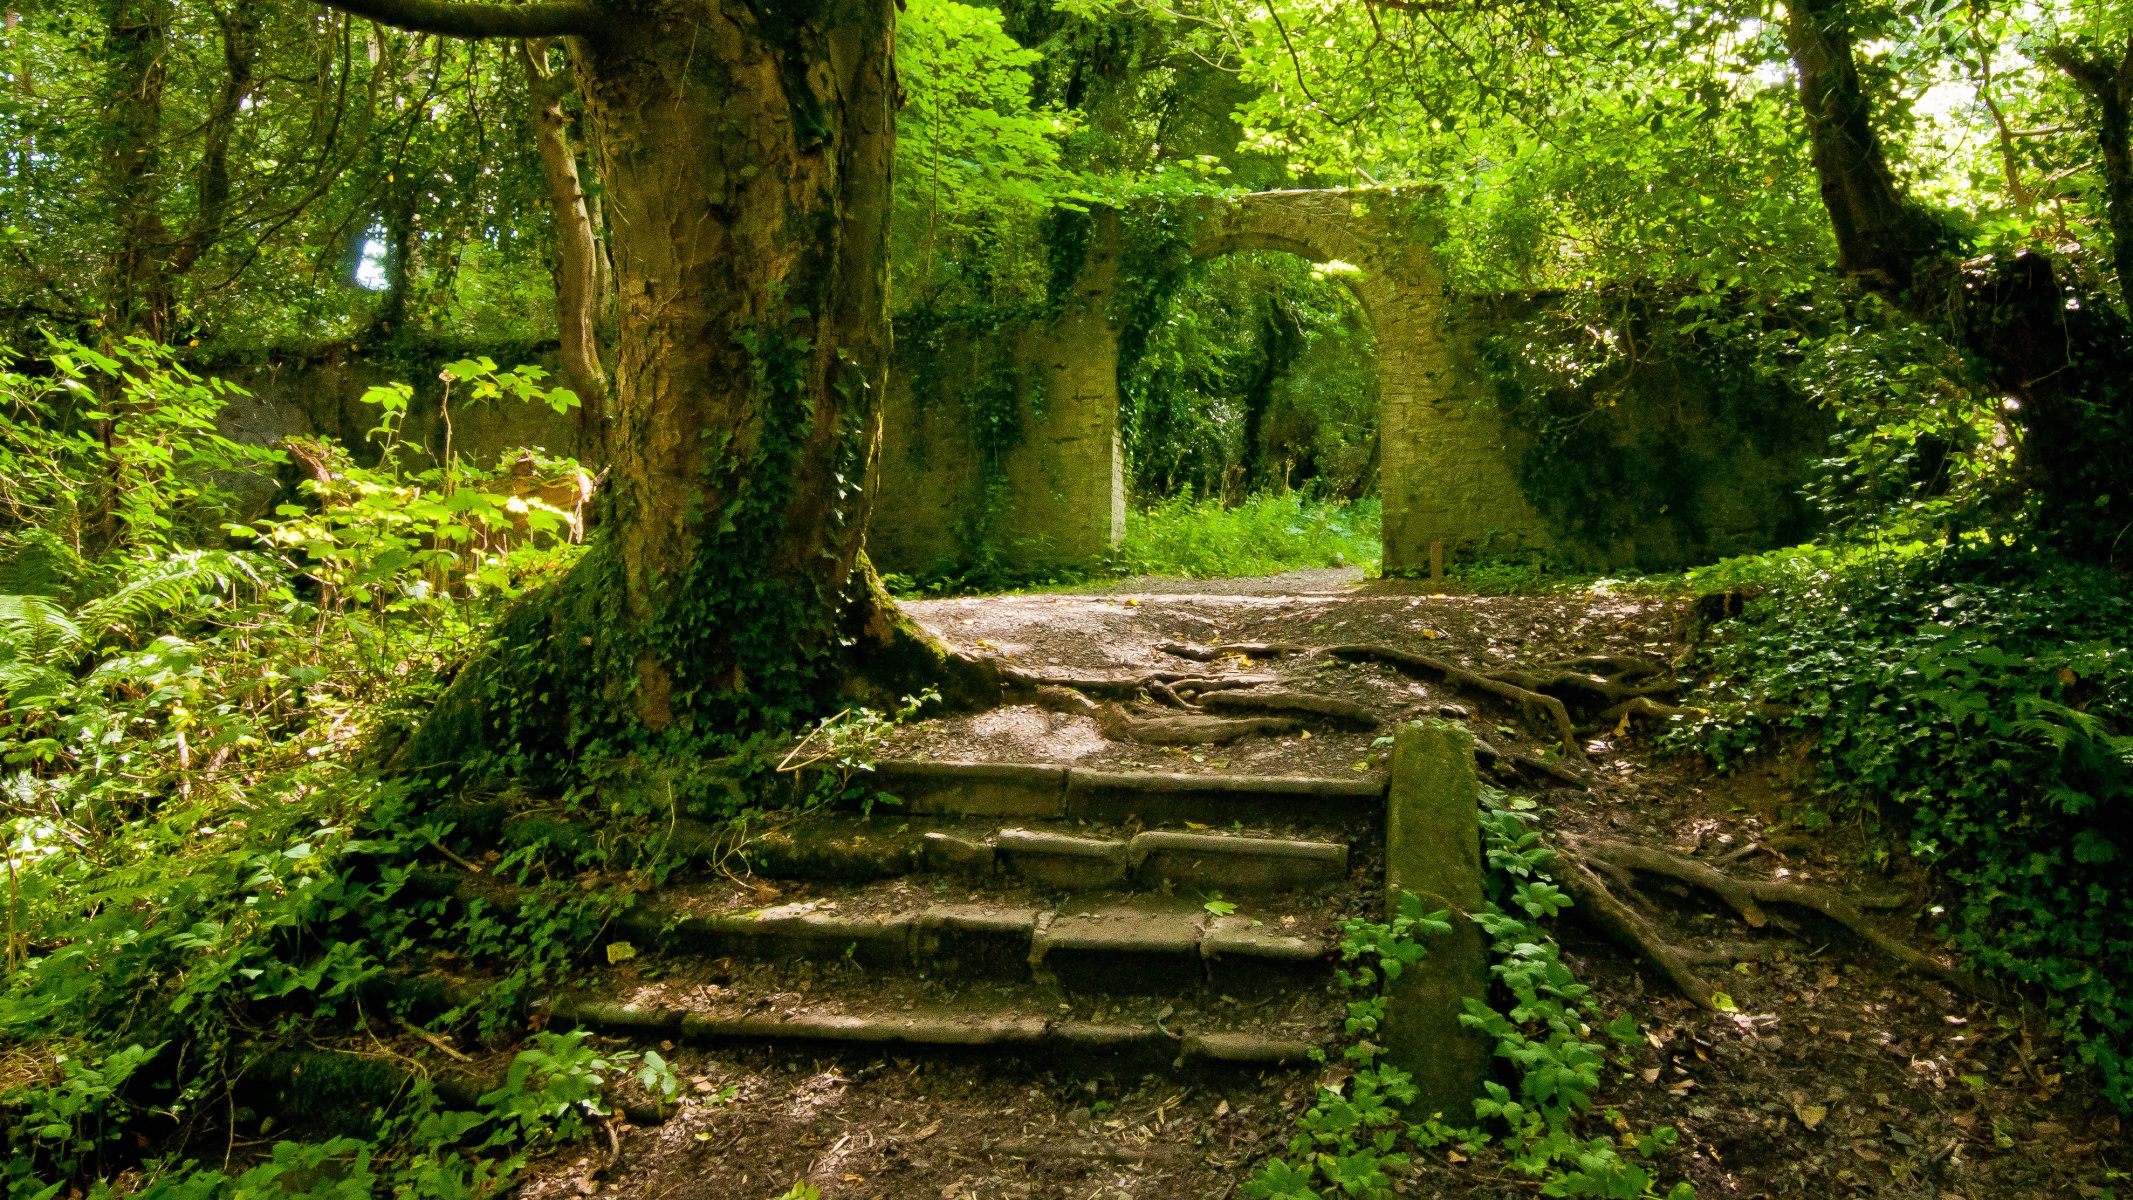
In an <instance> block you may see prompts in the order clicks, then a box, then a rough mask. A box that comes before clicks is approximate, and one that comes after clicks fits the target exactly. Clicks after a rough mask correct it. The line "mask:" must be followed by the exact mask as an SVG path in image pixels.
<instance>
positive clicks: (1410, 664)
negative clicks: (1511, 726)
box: [1326, 642, 1585, 761]
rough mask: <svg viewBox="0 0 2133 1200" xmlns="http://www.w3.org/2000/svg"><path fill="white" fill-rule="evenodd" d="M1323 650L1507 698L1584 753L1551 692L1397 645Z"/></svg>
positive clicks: (1578, 755) (1572, 752) (1567, 746)
mask: <svg viewBox="0 0 2133 1200" xmlns="http://www.w3.org/2000/svg"><path fill="white" fill-rule="evenodd" d="M1326 653H1328V654H1331V655H1333V656H1334V657H1335V658H1345V659H1363V658H1370V659H1376V660H1378V661H1380V662H1386V663H1391V664H1392V665H1393V666H1396V667H1400V668H1402V669H1404V670H1409V671H1427V672H1429V673H1431V674H1434V675H1436V676H1438V677H1439V678H1441V679H1443V680H1444V681H1445V682H1447V683H1450V684H1452V685H1453V686H1455V687H1462V688H1466V689H1468V690H1470V691H1477V692H1486V693H1488V694H1489V695H1491V696H1496V697H1499V698H1501V699H1504V700H1509V701H1511V702H1513V703H1515V704H1517V705H1518V706H1519V710H1520V712H1522V713H1523V714H1524V715H1525V717H1526V719H1527V720H1529V721H1532V722H1534V723H1536V724H1545V725H1549V726H1552V727H1553V728H1554V731H1555V735H1556V737H1557V738H1558V739H1559V740H1560V741H1561V742H1562V744H1563V753H1564V754H1565V755H1568V756H1570V757H1572V758H1575V759H1579V760H1581V761H1582V760H1583V759H1584V757H1585V747H1584V746H1583V745H1581V744H1580V743H1579V742H1578V734H1577V727H1576V726H1575V725H1573V724H1571V721H1570V710H1569V709H1567V708H1565V707H1564V706H1563V702H1562V701H1561V700H1559V699H1557V698H1556V697H1554V696H1548V695H1543V694H1542V693H1540V692H1536V691H1532V690H1530V689H1527V688H1523V687H1520V686H1518V685H1517V684H1515V683H1505V682H1504V681H1503V680H1501V679H1492V678H1490V677H1489V676H1486V675H1479V674H1476V673H1475V672H1473V671H1469V670H1467V669H1466V668H1465V667H1462V666H1459V665H1458V664H1456V663H1451V662H1446V661H1445V660H1443V659H1441V658H1433V657H1431V656H1430V655H1427V654H1417V653H1415V652H1414V651H1412V650H1402V649H1400V648H1398V647H1397V646H1387V645H1382V644H1380V643H1375V642H1359V643H1355V644H1352V645H1345V646H1328V647H1327V648H1326Z"/></svg>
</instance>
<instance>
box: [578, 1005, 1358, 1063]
mask: <svg viewBox="0 0 2133 1200" xmlns="http://www.w3.org/2000/svg"><path fill="white" fill-rule="evenodd" d="M537 1008H538V1009H539V1011H541V1012H542V1013H543V1015H545V1016H546V1017H547V1018H548V1019H549V1020H550V1021H552V1022H554V1023H557V1024H562V1025H577V1026H582V1027H585V1028H588V1029H592V1030H595V1031H598V1032H600V1033H605V1034H611V1035H623V1036H632V1037H643V1038H658V1039H660V1040H662V1041H669V1040H670V1041H682V1042H726V1041H755V1042H773V1043H780V1042H812V1043H831V1044H839V1045H848V1046H883V1047H895V1048H899V1049H905V1050H929V1049H931V1050H943V1049H961V1048H985V1049H990V1050H996V1051H997V1050H1009V1051H1016V1052H1022V1053H1032V1054H1043V1053H1056V1054H1063V1055H1066V1056H1070V1057H1072V1058H1073V1059H1075V1060H1077V1061H1080V1060H1086V1059H1087V1058H1090V1057H1092V1056H1104V1057H1115V1058H1122V1059H1127V1060H1131V1061H1139V1062H1146V1063H1150V1064H1153V1063H1158V1062H1168V1063H1170V1064H1171V1065H1172V1066H1178V1067H1184V1066H1195V1065H1198V1066H1212V1065H1220V1066H1242V1067H1258V1068H1268V1067H1300V1066H1308V1065H1310V1064H1311V1062H1312V1058H1311V1054H1312V1051H1313V1050H1315V1049H1319V1047H1318V1046H1317V1045H1316V1044H1315V1043H1313V1042H1311V1041H1308V1040H1305V1039H1301V1038H1296V1037H1288V1036H1283V1035H1281V1034H1280V1033H1278V1032H1262V1031H1256V1030H1250V1029H1206V1030H1201V1031H1198V1032H1193V1031H1187V1030H1182V1029H1171V1028H1168V1027H1167V1026H1166V1025H1165V1024H1164V1023H1163V1022H1162V1021H1122V1022H1096V1021H1086V1020H1077V1019H1071V1018H1062V1017H1055V1016H1050V1015H1045V1014H1040V1013H1037V1012H1034V1011H1030V1010H1027V1009H1017V1008H1009V1009H993V1008H980V1007H971V1008H946V1007H943V1008H935V1009H925V1010H915V1011H911V1010H888V1009H870V1008H866V1007H860V1006H844V1005H831V1004H811V1005H809V1006H807V1007H805V1008H800V1009H793V1010H790V1011H769V1012H766V1011H761V1010H755V1009H749V1008H746V1007H742V1006H738V1005H736V1006H732V1007H726V1006H716V1007H706V1008H692V1007H680V1006H665V1005H649V1004H635V1003H628V1002H620V1001H610V1000H598V999H581V998H573V997H560V998H556V999H553V1000H550V1001H547V1002H545V1003H544V1004H542V1005H538V1006H537Z"/></svg>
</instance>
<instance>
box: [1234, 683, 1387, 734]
mask: <svg viewBox="0 0 2133 1200" xmlns="http://www.w3.org/2000/svg"><path fill="white" fill-rule="evenodd" d="M1200 703H1201V704H1203V705H1205V706H1206V707H1208V708H1211V709H1214V710H1216V711H1218V712H1258V713H1274V714H1289V715H1297V716H1302V717H1306V718H1309V717H1323V718H1325V719H1326V720H1329V721H1332V722H1334V723H1335V724H1338V725H1345V726H1348V727H1349V728H1352V729H1364V730H1368V729H1376V728H1377V727H1378V726H1379V725H1380V724H1381V722H1380V721H1379V720H1378V715H1377V714H1376V713H1374V712H1372V711H1370V709H1369V708H1367V707H1365V706H1364V705H1361V704H1357V703H1356V702H1355V701H1353V700H1342V699H1340V698H1338V697H1335V696H1320V695H1317V694H1315V693H1312V692H1291V691H1285V690H1281V689H1278V688H1277V689H1258V688H1254V689H1251V690H1248V691H1223V692H1216V693H1214V694H1213V695H1210V696H1207V697H1206V698H1204V699H1202V700H1201V701H1200Z"/></svg>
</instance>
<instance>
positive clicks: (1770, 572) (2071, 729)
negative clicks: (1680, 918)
mask: <svg viewBox="0 0 2133 1200" xmlns="http://www.w3.org/2000/svg"><path fill="white" fill-rule="evenodd" d="M1701 578H1702V579H1703V580H1705V581H1713V582H1724V583H1728V584H1740V583H1756V584H1760V585H1761V586H1764V587H1766V588H1768V589H1769V592H1768V595H1767V596H1766V597H1765V598H1764V599H1762V600H1760V601H1758V602H1756V603H1754V604H1752V605H1751V606H1750V607H1749V608H1748V611H1747V613H1746V614H1745V615H1744V616H1743V617H1742V618H1740V619H1739V620H1737V621H1736V622H1733V623H1731V624H1729V625H1727V626H1722V627H1721V635H1722V636H1721V637H1720V639H1719V640H1718V641H1716V642H1715V643H1714V644H1712V645H1711V646H1709V647H1708V648H1707V649H1706V650H1705V651H1704V652H1703V657H1704V661H1705V665H1706V666H1707V667H1708V668H1709V669H1710V673H1711V676H1712V682H1711V683H1710V684H1708V685H1707V686H1706V688H1705V690H1704V693H1703V694H1702V695H1700V696H1697V697H1694V698H1692V699H1690V700H1689V701H1688V703H1690V704H1693V705H1696V706H1698V707H1701V708H1706V709H1708V710H1709V711H1710V715H1709V716H1708V717H1706V718H1704V719H1702V720H1700V721H1699V722H1697V723H1695V724H1694V725H1692V726H1688V727H1686V728H1684V729H1683V730H1681V731H1679V732H1678V733H1677V734H1675V735H1674V736H1675V737H1676V738H1678V739H1679V740H1680V741H1681V742H1682V743H1684V744H1688V745H1692V746H1695V747H1697V748H1699V749H1702V750H1704V751H1705V752H1707V753H1708V754H1710V755H1711V757H1712V758H1713V759H1714V760H1716V761H1717V762H1718V763H1720V764H1721V765H1727V764H1730V763H1732V762H1735V761H1738V760H1739V759H1740V757H1741V756H1742V755H1744V754H1746V753H1748V752H1749V751H1751V750H1754V749H1758V748H1763V747H1767V746H1769V745H1770V744H1771V743H1772V741H1773V739H1774V735H1776V734H1777V733H1778V732H1779V731H1780V730H1791V731H1796V732H1798V733H1800V734H1804V735H1806V736H1808V737H1811V738H1812V739H1813V740H1814V745H1815V749H1816V750H1817V751H1818V754H1817V755H1816V762H1817V764H1818V769H1819V772H1820V779H1819V795H1820V797H1821V800H1822V803H1823V805H1824V806H1825V807H1826V808H1827V809H1829V810H1834V811H1837V812H1845V811H1851V812H1857V813H1862V814H1865V815H1867V816H1869V817H1872V818H1878V819H1880V820H1883V821H1885V822H1887V823H1888V826H1889V827H1890V828H1891V829H1892V830H1893V831H1894V832H1895V834H1896V835H1897V836H1899V837H1901V839H1902V841H1903V844H1904V846H1905V847H1906V848H1907V849H1908V851H1909V853H1910V854H1912V855H1913V856H1914V857H1916V858H1917V859H1918V860H1919V861H1921V862H1924V863H1927V864H1929V865H1932V866H1934V867H1936V868H1938V869H1940V870H1941V871H1942V872H1943V873H1944V874H1945V876H1946V878H1947V879H1948V880H1950V881H1951V882H1953V883H1954V884H1955V885H1956V887H1957V889H1958V891H1959V895H1958V897H1957V898H1956V899H1955V900H1954V901H1953V902H1952V903H1951V906H1950V909H1949V911H1948V912H1947V913H1946V914H1945V917H1946V920H1945V922H1944V923H1943V925H1942V926H1941V932H1942V933H1943V934H1944V936H1947V937H1950V938H1952V939H1953V940H1954V942H1955V944H1956V945H1957V946H1959V947H1960V948H1961V949H1962V951H1963V952H1964V953H1965V954H1966V955H1968V956H1969V957H1970V959H1971V960H1972V961H1973V962H1974V963H1975V964H1976V965H1977V966H1978V967H1980V968H1983V969H1984V970H1987V971H1990V972H1993V973H1995V974H1998V975H2000V976H2002V977H2005V978H2009V979H2013V980H2018V981H2020V982H2021V983H2023V984H2027V985H2030V986H2033V987H2035V988H2037V989H2039V990H2041V991H2042V992H2043V993H2044V995H2045V997H2046V1000H2047V1002H2048V1005H2049V1009H2050V1012H2051V1014H2052V1016H2053V1019H2054V1021H2055V1023H2056V1025H2057V1027H2058V1028H2059V1029H2060V1030H2061V1031H2062V1032H2063V1033H2064V1034H2065V1035H2066V1036H2067V1037H2068V1038H2069V1040H2070V1041H2071V1043H2072V1045H2073V1046H2074V1048H2075V1050H2076V1052H2077V1053H2078V1055H2079V1056H2080V1058H2081V1059H2082V1060H2084V1061H2085V1062H2088V1063H2090V1064H2092V1065H2093V1066H2094V1067H2096V1068H2097V1070H2098V1071H2099V1072H2100V1073H2101V1076H2102V1079H2103V1083H2104V1087H2105V1090H2106V1093H2107V1094H2108V1095H2109V1097H2110V1098H2111V1100H2112V1101H2113V1102H2114V1103H2116V1104H2118V1105H2119V1106H2120V1107H2122V1108H2124V1107H2128V1106H2133V1059H2129V1057H2128V1056H2129V1055H2133V888H2129V887H2128V885H2127V879H2126V861H2127V858H2128V855H2129V852H2133V819H2129V816H2133V814H2129V813H2128V811H2127V810H2128V807H2129V805H2128V802H2129V801H2133V648H2129V644H2133V594H2129V593H2128V590H2127V588H2126V586H2125V584H2124V582H2123V581H2122V580H2119V579H2117V578H2116V577H2114V576H2112V575H2111V574H2110V573H2108V572H2106V571H2104V570H2101V569H2098V568H2091V567H2083V566H2079V565H2076V564H2073V563H2070V562H2067V561H2065V560H2063V559H2059V558H2056V557H2054V556H2051V555H2049V554H2046V553H2043V552H2038V551H2034V550H2031V549H2029V548H2026V547H2024V546H2020V545H2015V544H2007V543H1989V544H1988V543H1974V544H1971V545H1969V546H1967V547H1965V548H1961V549H1955V550H1948V551H1942V552H1933V551H1929V550H1927V549H1926V548H1924V547H1919V546H1914V547H1906V548H1905V549H1904V550H1903V551H1902V552H1901V553H1899V554H1892V555H1875V554H1868V553H1865V552H1861V551H1852V552H1840V551H1834V550H1816V551H1787V552H1781V553H1778V554H1773V555H1768V556H1765V557H1764V558H1762V559H1758V560H1744V561H1734V562H1729V563H1725V564H1721V566H1720V567H1719V568H1716V569H1713V570H1712V571H1710V572H1707V573H1703V574H1702V576H1701ZM1826 815H1827V814H1826V813H1823V812H1816V813H1810V814H1807V816H1808V818H1809V819H1810V820H1814V819H1822V818H1825V817H1826Z"/></svg>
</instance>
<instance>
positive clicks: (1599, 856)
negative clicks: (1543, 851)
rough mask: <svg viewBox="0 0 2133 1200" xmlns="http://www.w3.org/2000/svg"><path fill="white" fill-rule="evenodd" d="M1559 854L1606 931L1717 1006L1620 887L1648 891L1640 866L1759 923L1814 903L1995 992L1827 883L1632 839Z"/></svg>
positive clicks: (1922, 968)
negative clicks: (1787, 908) (1731, 869)
mask: <svg viewBox="0 0 2133 1200" xmlns="http://www.w3.org/2000/svg"><path fill="white" fill-rule="evenodd" d="M1559 861H1560V862H1561V863H1562V866H1563V871H1562V874H1561V881H1562V886H1563V890H1564V891H1566V892H1568V893H1570V897H1571V899H1573V900H1575V901H1576V902H1577V903H1578V904H1579V905H1580V906H1581V907H1583V908H1584V909H1585V912H1586V915H1587V917H1588V918H1590V919H1591V920H1592V922H1593V924H1594V925H1595V926H1596V927H1597V928H1598V929H1599V930H1600V932H1602V933H1604V934H1606V935H1607V936H1608V937H1609V938H1611V939H1613V940H1614V941H1615V942H1616V943H1618V944H1620V945H1621V946H1623V948H1625V949H1627V950H1629V951H1631V952H1632V953H1634V954H1636V955H1638V956H1639V957H1641V958H1643V959H1644V960H1645V961H1646V962H1649V963H1651V964H1652V965H1653V966H1655V967H1657V968H1658V969H1659V970H1660V972H1661V973H1662V974H1664V975H1666V976H1667V978H1668V979H1670V980H1671V981H1672V982H1673V984H1674V986H1675V987H1676V988H1677V989H1679V990H1680V991H1681V994H1682V995H1683V996H1685V997H1687V998H1688V999H1689V1000H1690V1001H1692V1002H1694V1003H1695V1004H1697V1005H1699V1006H1701V1007H1704V1008H1709V1007H1711V995H1712V993H1711V991H1710V989H1709V987H1708V986H1707V985H1706V984H1705V983H1704V981H1703V980H1702V979H1701V978H1699V977H1698V976H1697V975H1696V973H1695V971H1694V970H1692V969H1691V968H1690V967H1689V965H1688V964H1689V958H1690V953H1691V952H1689V951H1685V950H1682V949H1680V948H1677V947H1675V946H1672V945H1669V944H1668V943H1667V942H1666V940H1665V939H1664V938H1662V937H1660V936H1659V934H1658V932H1657V931H1656V930H1654V929H1653V928H1652V926H1651V924H1650V923H1649V922H1647V921H1645V920H1644V919H1643V917H1642V916H1640V915H1639V914H1638V913H1637V912H1636V911H1635V910H1634V909H1632V908H1631V907H1630V906H1629V905H1628V904H1627V903H1625V902H1624V901H1623V900H1622V898H1621V896H1620V895H1619V894H1618V890H1619V891H1622V892H1630V893H1632V894H1641V889H1638V888H1637V886H1636V884H1635V881H1634V875H1635V874H1636V873H1639V872H1642V873H1644V874H1647V875H1656V876H1658V877H1660V878H1663V879H1671V880H1673V881H1675V882H1677V883H1681V884H1685V885H1687V886H1689V887H1693V888H1697V889H1699V890H1701V891H1704V892H1708V893H1710V894H1711V895H1713V896H1716V897H1717V898H1718V899H1719V900H1720V901H1722V902H1724V903H1725V904H1726V905H1727V906H1728V907H1729V908H1731V909H1733V911H1734V912H1736V913H1738V914H1740V917H1741V919H1742V920H1743V921H1746V922H1747V923H1748V924H1749V925H1751V926H1755V927H1757V928H1760V927H1762V926H1763V925H1766V924H1771V923H1773V921H1774V919H1773V918H1772V916H1771V915H1770V914H1769V913H1768V912H1766V911H1765V908H1764V906H1765V905H1772V904H1788V905H1795V906H1798V907H1800V908H1805V909H1809V910H1812V911H1814V912H1817V913H1820V914H1821V915H1822V916H1824V917H1827V918H1828V919H1830V920H1832V921H1835V922H1836V923H1837V924H1839V925H1842V926H1844V927H1845V929H1847V930H1849V931H1850V932H1851V933H1852V934H1853V935H1854V936H1856V937H1857V938H1859V940H1861V941H1863V942H1865V943H1867V944H1868V945H1870V946H1872V947H1874V948H1875V949H1876V950H1879V951H1881V952H1882V953H1883V954H1886V955H1888V956H1889V957H1890V958H1892V959H1895V960H1896V961H1897V962H1898V963H1899V964H1901V965H1903V966H1904V967H1907V968H1909V969H1910V970H1913V971H1917V972H1919V973H1921V974H1925V975H1931V976H1934V977H1935V978H1938V979H1942V980H1946V981H1947V982H1948V983H1951V984H1953V985H1955V986H1956V987H1959V988H1961V989H1963V990H1964V991H1967V992H1971V993H1973V994H1977V995H1990V994H1992V993H1991V991H1990V989H1988V988H1987V987H1986V986H1985V985H1984V984H1983V983H1982V982H1980V981H1979V980H1977V979H1975V978H1973V977H1971V976H1970V975H1968V974H1966V973H1964V972H1963V971H1961V970H1959V969H1958V968H1956V967H1955V966H1953V965H1951V964H1949V963H1944V962H1942V961H1940V960H1939V959H1936V958H1934V957H1933V956H1931V955H1929V954H1926V953H1924V952H1923V951H1920V950H1918V949H1917V948H1915V947H1913V946H1910V945H1907V944H1906V943H1904V942H1902V941H1900V940H1898V939H1897V938H1895V937H1893V936H1891V935H1889V934H1888V933H1886V932H1884V931H1883V930H1882V929H1880V928H1879V927H1878V926H1876V925H1875V924H1874V923H1873V922H1872V921H1871V920H1869V919H1868V918H1867V917H1866V916H1865V914H1863V913H1861V912H1860V911H1859V905H1858V904H1856V903H1854V902H1853V901H1852V900H1850V899H1848V898H1846V897H1844V896H1841V895H1838V894H1837V893H1836V892H1833V891H1830V890H1829V889H1827V888H1820V887H1815V886H1813V885H1810V884H1804V883H1790V882H1786V881H1784V880H1775V879H1737V878H1735V877H1733V876H1731V875H1728V874H1726V873H1725V872H1723V871H1720V870H1718V869H1717V868H1716V867H1713V866H1711V865H1709V864H1707V863H1701V862H1698V861H1696V860H1695V859H1692V858H1687V857H1684V856H1682V855H1679V854H1674V853H1672V852H1670V851H1666V850H1656V849H1653V848H1652V847H1650V846H1640V845H1637V844H1635V843H1632V842H1616V841H1602V840H1592V841H1576V842H1567V843H1566V844H1565V846H1564V847H1563V854H1562V855H1561V856H1560V859H1559ZM1610 881H1611V882H1610ZM1776 923H1779V924H1782V922H1776Z"/></svg>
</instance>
